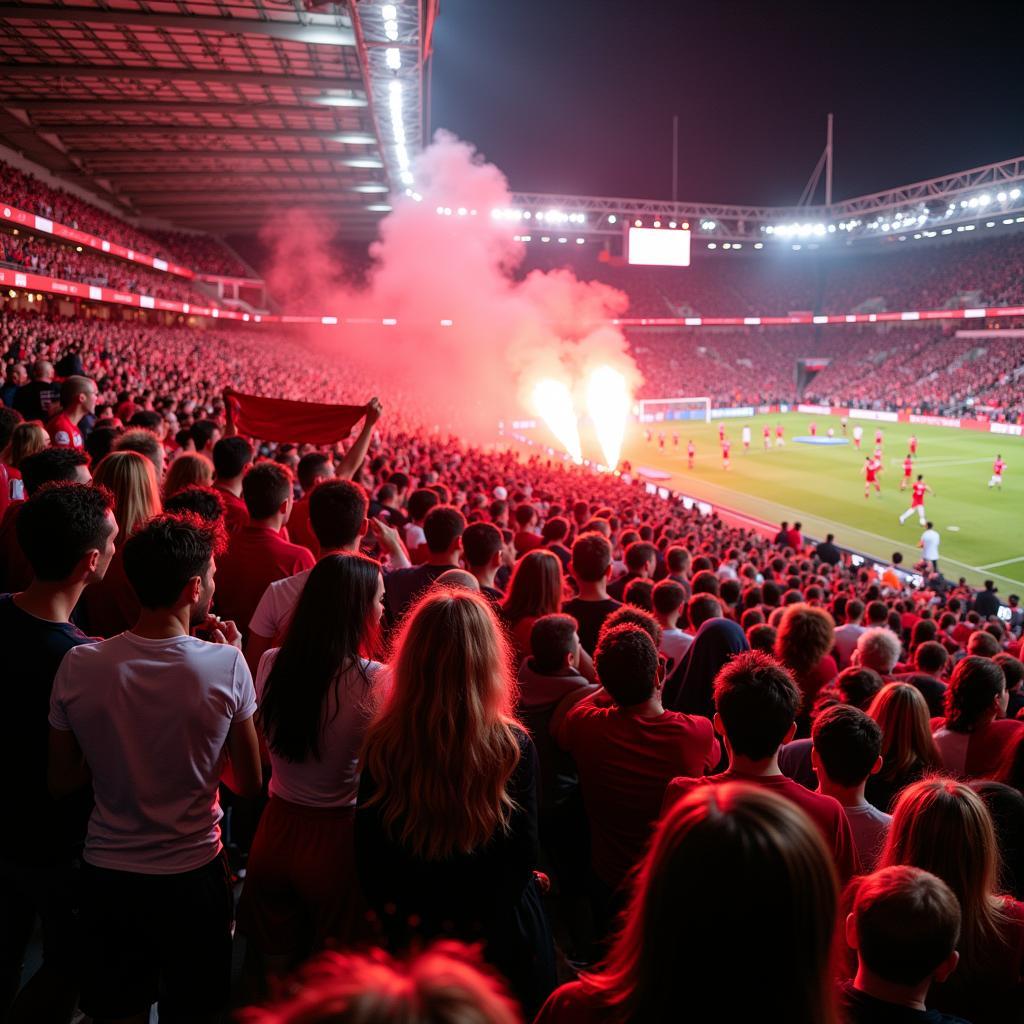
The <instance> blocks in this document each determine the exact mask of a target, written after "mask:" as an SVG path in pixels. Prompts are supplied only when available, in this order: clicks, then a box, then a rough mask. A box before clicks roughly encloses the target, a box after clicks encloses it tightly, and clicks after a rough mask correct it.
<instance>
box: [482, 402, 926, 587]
mask: <svg viewBox="0 0 1024 1024" xmlns="http://www.w3.org/2000/svg"><path fill="white" fill-rule="evenodd" d="M774 408H775V411H778V407H777V406H776V407H774ZM761 409H762V410H764V411H769V410H771V409H772V407H771V406H761ZM536 425H537V424H536V421H534V420H519V421H514V422H512V423H511V424H510V426H511V428H512V429H511V430H510V431H509V432H508V434H507V435H505V430H504V424H499V427H498V429H499V433H500V434H502V435H505V436H508V437H511V438H512V439H513V440H515V441H518V442H519V443H520V444H523V445H526V446H527V447H529V448H543V449H544V450H545V451H546V452H547V454H548V455H549V456H551V457H553V458H561V459H562V460H563V461H565V462H568V461H569V455H568V454H567V453H565V452H561V453H559V452H558V451H557V450H556V449H555V448H552V447H550V446H548V445H544V444H543V443H541V442H540V441H537V440H535V439H534V438H532V437H530V436H528V435H527V434H524V433H522V431H523V430H524V429H531V428H533V427H536ZM584 465H585V466H586V467H587V468H589V469H590V470H591V471H592V472H593V473H595V474H596V473H599V472H602V470H600V469H598V467H597V465H596V463H591V462H590V461H589V460H584ZM623 476H625V479H626V480H627V482H629V483H631V484H633V486H635V487H642V488H643V490H644V492H645V493H646V494H650V495H652V496H654V497H657V498H660V499H661V500H662V501H664V502H665V503H666V504H672V505H682V506H683V508H684V509H686V510H687V511H688V512H689V511H692V510H694V509H696V510H697V512H699V513H700V514H701V515H702V516H712V515H714V516H717V517H718V518H719V519H721V520H722V521H723V522H725V523H728V524H729V525H730V526H740V527H743V528H744V529H747V530H754V531H756V532H757V533H759V534H761V536H763V537H766V538H768V539H769V540H770V539H771V538H773V537H774V536H775V535H776V534H777V533H778V532H779V527H778V524H776V523H770V522H768V520H766V519H760V518H758V517H757V516H753V515H750V513H748V512H740V511H739V510H737V509H734V508H730V507H729V506H728V505H718V504H715V503H713V502H710V501H706V500H705V499H704V498H697V497H694V496H693V495H692V494H686V493H685V492H683V491H677V490H675V489H673V488H671V487H666V486H665V485H664V484H661V483H656V482H653V481H651V480H648V479H647V478H645V477H644V475H643V473H642V472H640V471H638V472H637V475H636V477H629V476H626V475H625V474H623ZM804 540H805V541H806V542H807V543H808V544H818V543H819V542H820V541H821V540H824V538H823V537H821V538H819V537H814V536H812V535H810V534H804ZM833 543H834V542H833ZM836 547H837V548H838V549H839V551H840V553H841V554H842V555H843V556H844V558H847V559H848V560H849V562H850V564H851V565H853V566H855V567H857V568H859V567H861V566H865V565H866V566H867V567H868V568H870V569H874V570H875V571H876V572H877V573H878V574H879V575H881V574H882V573H883V572H884V571H885V570H886V569H889V568H891V569H892V570H893V571H894V572H895V573H896V575H897V576H898V577H899V578H900V579H901V580H903V581H904V582H905V583H907V585H908V586H911V587H921V586H922V585H923V584H924V577H923V576H921V574H920V573H915V572H908V571H906V570H905V569H900V568H898V567H897V566H892V565H890V564H889V563H888V562H881V561H879V560H878V559H877V558H876V557H875V556H874V555H867V554H865V553H864V552H863V551H858V550H857V549H856V548H849V547H846V546H844V545H842V544H836Z"/></svg>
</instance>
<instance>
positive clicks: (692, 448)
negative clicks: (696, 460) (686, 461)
mask: <svg viewBox="0 0 1024 1024" xmlns="http://www.w3.org/2000/svg"><path fill="white" fill-rule="evenodd" d="M696 452H697V449H696V447H695V446H694V444H693V442H692V441H690V443H689V444H687V446H686V454H687V455H689V456H690V458H691V459H692V458H693V456H694V455H695V454H696Z"/></svg>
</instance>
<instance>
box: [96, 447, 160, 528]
mask: <svg viewBox="0 0 1024 1024" xmlns="http://www.w3.org/2000/svg"><path fill="white" fill-rule="evenodd" d="M93 483H95V484H97V485H98V486H102V487H106V488H107V490H109V491H110V493H111V494H113V495H114V518H115V519H116V520H117V526H118V535H117V543H118V546H120V545H121V544H123V543H124V542H125V541H126V540H127V539H128V538H129V537H130V536H131V534H132V533H133V532H134V531H135V529H136V528H137V527H139V526H140V525H141V524H142V523H144V522H145V521H146V520H147V519H150V518H152V517H153V516H156V515H159V514H160V511H161V509H160V489H159V487H158V485H157V482H156V472H155V471H154V469H153V463H152V462H150V461H149V459H147V458H146V456H145V455H139V453H138V452H131V451H124V452H111V453H110V454H109V455H104V456H103V458H102V459H101V460H100V463H99V465H98V466H97V467H96V472H95V473H93Z"/></svg>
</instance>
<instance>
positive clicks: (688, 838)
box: [580, 783, 838, 1024]
mask: <svg viewBox="0 0 1024 1024" xmlns="http://www.w3.org/2000/svg"><path fill="white" fill-rule="evenodd" d="M837 903H838V890H837V881H836V873H835V867H834V866H833V863H832V857H831V855H830V854H829V852H828V850H827V848H826V847H825V844H824V841H823V839H822V837H821V833H820V832H819V830H818V829H817V828H816V827H815V826H814V825H813V824H812V823H811V822H810V820H809V819H808V818H807V817H806V816H805V815H804V814H803V813H802V812H801V811H800V810H799V808H797V807H796V806H795V805H794V804H792V803H791V802H790V801H788V800H786V799H784V798H783V797H780V796H778V795H776V794H775V793H770V792H767V791H765V790H764V789H762V788H760V787H755V786H751V785H748V784H744V783H725V784H722V785H717V786H710V785H707V786H700V787H698V788H697V789H695V790H694V791H693V792H691V793H690V794H688V795H687V796H686V797H684V798H683V799H682V800H680V801H679V802H678V803H677V804H676V805H675V806H674V807H673V808H672V809H671V810H670V811H669V812H668V813H667V814H666V815H665V817H664V818H663V819H662V821H661V824H660V825H659V826H658V830H657V832H656V833H655V835H654V838H653V840H652V842H651V846H650V848H649V850H648V852H647V855H646V857H645V858H644V860H643V862H642V863H641V865H640V867H639V869H638V872H637V875H636V878H635V881H634V885H633V893H632V897H631V899H630V903H629V907H628V909H627V911H626V913H625V914H624V915H623V919H622V925H621V930H620V931H619V934H618V936H617V937H616V939H615V941H614V944H613V946H612V948H611V950H610V952H609V954H608V956H607V958H606V960H605V961H604V963H603V964H602V966H601V968H600V970H599V971H598V972H596V973H593V974H584V975H582V977H581V978H580V981H581V982H582V984H583V987H584V989H585V990H587V991H589V992H590V993H591V994H592V995H593V996H595V997H596V998H597V999H598V1000H599V1001H600V1002H601V1003H602V1004H604V1006H605V1007H607V1009H608V1011H609V1014H608V1018H607V1019H608V1020H610V1021H615V1022H620V1021H621V1022H625V1021H667V1020H675V1019H676V1018H677V1017H678V1015H679V1002H678V1000H679V993H680V992H685V991H687V990H688V989H690V988H694V989H696V988H700V989H701V990H703V991H713V992H715V993H716V998H717V999H718V1000H719V1010H720V1014H721V1016H722V1018H723V1019H727V1020H745V1019H747V1018H750V1019H753V1018H754V1017H755V1016H756V1017H757V1018H758V1019H764V1020H783V1019H784V1020H787V1021H790V1022H791V1024H812V1022H813V1024H831V1022H834V1021H835V1020H836V1010H835V1006H834V1002H833V999H834V996H833V991H832V986H831V979H830V977H829V974H830V971H829V951H830V944H831V940H832V934H833V928H834V925H835V919H836V909H837ZM684 919H685V920H689V921H699V922H701V923H700V927H699V928H692V927H680V921H681V920H684ZM739 921H742V922H743V926H742V927H737V922H739ZM726 951H727V952H728V954H729V955H725V954H726ZM737 963H742V964H744V974H745V976H744V983H743V984H742V985H737V984H736V983H735V980H736V977H735V971H736V964H737ZM668 978H673V979H674V981H673V983H672V984H667V983H666V980H667V979H668ZM602 1019H605V1018H604V1017H602Z"/></svg>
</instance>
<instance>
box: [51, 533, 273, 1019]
mask: <svg viewBox="0 0 1024 1024" xmlns="http://www.w3.org/2000/svg"><path fill="white" fill-rule="evenodd" d="M216 542H217V533H216V532H215V530H214V529H213V528H212V527H211V526H209V525H207V524H205V523H203V522H202V521H201V520H199V519H198V518H197V517H194V516H173V515H164V516H158V517H156V518H154V519H151V520H150V521H149V522H148V523H146V524H145V525H144V526H142V527H141V528H139V529H138V530H137V531H136V532H135V533H134V534H133V535H132V536H131V537H130V538H129V539H128V541H127V542H126V543H125V546H124V549H123V563H124V570H125V573H126V575H127V576H128V580H129V582H130V583H131V585H132V588H133V589H134V590H135V593H136V596H137V597H138V599H139V603H140V605H141V609H142V610H141V612H140V614H139V619H138V622H137V623H136V624H135V626H134V627H133V628H132V629H131V630H128V631H126V632H124V633H122V634H120V635H119V636H116V637H113V638H112V639H110V640H104V641H103V642H101V643H97V644H83V645H82V646H80V647H77V648H74V649H73V650H71V651H69V652H68V653H67V655H65V657H64V660H63V661H62V662H61V665H60V668H59V669H58V671H57V675H56V678H55V679H54V683H53V691H52V696H51V699H50V788H51V791H52V792H53V793H54V795H55V796H56V795H61V794H64V793H70V792H73V791H74V790H76V789H77V788H79V787H80V786H82V785H85V784H87V783H88V782H89V780H90V777H91V780H92V788H93V793H94V798H95V807H94V809H93V812H92V815H91V817H90V819H89V826H88V831H87V834H86V840H85V850H84V854H83V860H84V862H85V863H84V866H83V893H82V926H83V933H84V935H83V937H84V940H85V941H84V943H83V948H84V963H83V972H82V978H83V980H82V998H81V1005H82V1009H83V1010H84V1011H85V1012H86V1013H87V1014H88V1015H89V1016H90V1017H93V1018H99V1019H108V1018H109V1019H115V1018H116V1019H122V1018H125V1019H139V1020H145V1019H146V1015H147V1014H148V1012H149V1008H150V1006H151V1005H152V1003H154V1002H157V1001H158V1000H159V1003H160V1010H161V1017H162V1018H163V1017H164V1016H165V1015H166V1016H167V1018H168V1019H171V1018H173V1019H181V1020H207V1019H210V1020H213V1019H219V1017H218V1015H219V1014H221V1013H222V1012H223V1011H224V1009H225V1007H226V1006H227V1002H228V995H229V987H230V980H231V925H232V917H233V901H232V892H231V876H230V872H229V871H228V867H227V860H226V858H225V856H224V851H223V845H222V843H221V834H220V825H219V822H220V818H221V809H220V802H219V800H218V796H217V787H218V784H219V783H220V782H221V780H223V781H224V782H225V783H226V784H227V785H228V786H230V787H231V788H232V789H233V790H235V791H236V792H237V793H239V794H240V795H242V796H248V797H252V796H255V795H257V794H258V793H259V791H260V787H261V783H262V771H261V767H260V754H259V743H258V740H257V736H256V729H255V726H254V723H253V715H254V713H255V711H256V694H255V691H254V689H253V683H252V676H251V675H250V674H249V669H248V666H247V665H246V664H245V659H244V658H243V657H242V652H241V649H240V648H241V643H240V638H239V634H238V630H237V628H236V627H235V625H234V623H232V622H221V621H220V620H217V619H210V618H209V609H210V601H211V599H212V597H213V591H214V581H213V579H214V572H215V564H214V555H215V553H216ZM195 629H201V630H204V631H206V632H207V633H208V635H209V636H210V639H211V641H212V642H208V641H206V640H200V639H198V638H196V637H195V636H193V635H192V631H193V630H195Z"/></svg>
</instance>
